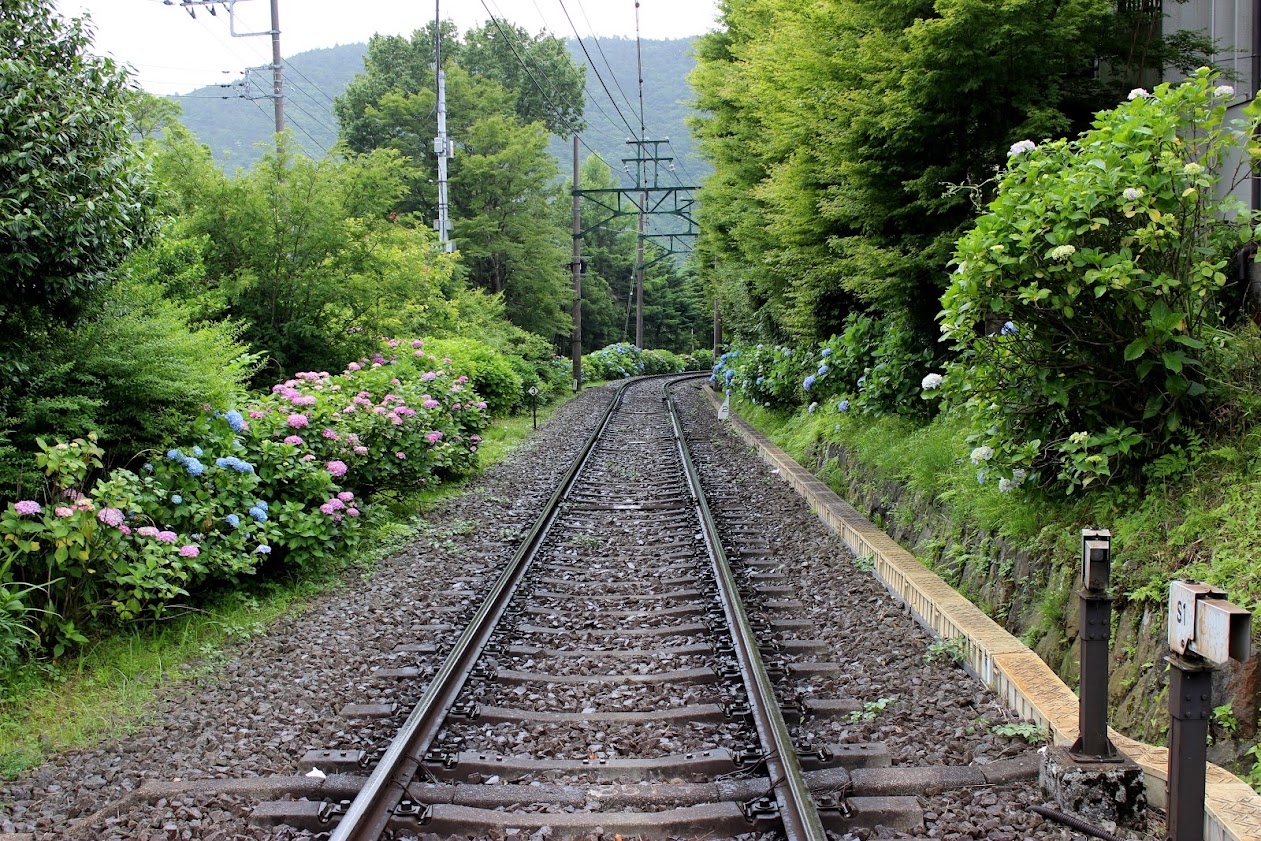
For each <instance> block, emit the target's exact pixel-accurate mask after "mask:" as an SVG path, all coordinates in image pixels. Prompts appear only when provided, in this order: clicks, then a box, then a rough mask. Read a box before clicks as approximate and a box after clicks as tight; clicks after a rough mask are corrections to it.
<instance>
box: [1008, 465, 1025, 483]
mask: <svg viewBox="0 0 1261 841" xmlns="http://www.w3.org/2000/svg"><path fill="white" fill-rule="evenodd" d="M1028 475H1029V473H1028V471H1026V470H1025V469H1024V468H1022V467H1017V468H1016V469H1015V470H1013V471H1012V472H1011V480H1012V481H1013V482H1015V483H1016V484H1020V483H1021V482H1023V481H1024V480H1025V477H1026V476H1028Z"/></svg>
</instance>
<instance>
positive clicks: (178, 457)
mask: <svg viewBox="0 0 1261 841" xmlns="http://www.w3.org/2000/svg"><path fill="white" fill-rule="evenodd" d="M166 457H167V458H169V459H170V460H171V461H183V460H184V454H183V453H181V452H180V451H179V450H167V451H166Z"/></svg>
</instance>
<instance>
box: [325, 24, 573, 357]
mask: <svg viewBox="0 0 1261 841" xmlns="http://www.w3.org/2000/svg"><path fill="white" fill-rule="evenodd" d="M443 44H444V45H443V51H444V57H443V66H444V69H445V71H446V79H447V103H448V106H447V110H448V114H449V120H448V132H449V134H450V136H451V137H452V140H453V142H454V144H455V148H456V150H457V151H456V154H455V157H454V159H453V160H452V161H451V162H450V167H449V179H450V197H451V199H450V200H451V211H452V221H453V223H454V239H455V241H456V244H457V246H458V248H459V249H460V253H461V254H462V255H463V257H464V267H463V268H464V271H465V272H466V275H467V278H468V280H469V282H471V283H472V284H474V285H475V286H477V287H479V288H482V289H485V290H487V291H489V292H493V293H502V294H503V297H504V301H505V303H506V305H507V312H508V316H509V318H510V319H511V320H512V322H513V323H514V324H517V325H518V326H521V327H524V328H526V329H528V330H532V331H534V332H537V333H538V334H539V335H541V336H544V337H545V338H547V339H549V340H550V339H553V338H558V337H559V336H561V335H563V334H564V333H565V332H566V331H568V329H569V324H570V316H569V314H568V308H569V302H570V300H571V299H570V294H569V284H568V282H567V279H566V275H565V271H564V270H565V264H566V257H565V252H566V251H567V248H566V245H567V242H568V236H567V233H566V230H565V226H563V225H562V224H560V223H559V217H558V216H557V214H556V213H554V212H552V211H553V207H552V206H551V204H549V203H551V202H554V201H555V199H557V198H558V194H557V193H556V192H555V191H553V190H551V189H549V188H548V183H549V182H550V181H552V180H553V179H554V178H555V177H556V175H557V172H556V164H555V161H554V160H553V159H552V158H551V157H550V156H549V155H548V154H547V151H546V140H547V132H548V131H549V130H554V131H573V130H575V129H576V128H577V127H578V126H579V125H580V124H581V111H580V110H579V108H578V106H579V104H580V103H581V101H582V99H581V92H582V89H583V75H582V72H581V69H580V68H577V67H576V66H575V65H574V63H573V61H572V60H571V59H570V58H569V54H568V52H567V51H566V50H565V47H564V43H563V42H561V41H559V40H558V39H554V38H546V37H543V36H539V37H538V38H530V37H529V36H528V35H526V33H524V32H523V31H520V30H517V29H512V28H505V29H500V28H499V27H496V26H495V25H494V24H487V26H486V27H485V28H483V29H481V30H474V31H472V32H470V33H469V34H468V35H467V37H466V38H465V39H464V40H463V41H460V40H459V39H457V38H456V37H455V33H454V30H444V42H443ZM433 61H434V51H433V28H432V27H430V28H429V29H428V30H424V31H418V32H416V33H415V34H414V35H413V36H412V38H411V39H410V40H408V39H402V38H398V37H393V36H391V37H381V36H378V37H375V38H373V40H372V42H371V43H370V44H369V47H368V54H367V56H366V57H365V69H364V72H363V74H361V75H360V76H359V77H357V78H356V79H355V80H354V81H352V83H351V84H350V85H349V86H348V87H347V89H346V92H345V93H344V94H343V95H342V96H341V97H339V98H338V100H337V105H336V112H337V116H338V120H339V122H340V124H341V131H342V137H343V140H344V141H345V142H346V143H347V145H348V146H350V148H351V149H352V150H355V151H360V152H362V151H367V150H370V149H380V148H389V149H395V150H397V151H399V152H401V153H402V154H403V155H405V156H406V157H407V158H408V160H409V164H410V167H411V178H410V181H409V189H408V191H407V193H406V195H404V196H402V197H401V198H400V209H401V210H408V211H415V212H416V213H418V214H421V215H423V216H425V217H426V218H435V217H436V209H437V187H436V185H435V184H434V179H433V174H432V169H433V168H434V161H433V157H432V153H431V152H430V149H431V148H432V147H431V145H430V144H431V140H432V138H433V137H434V136H435V134H436V132H437V120H436V108H435V105H436V95H435V92H434V86H433V79H434V67H433ZM522 61H524V62H526V65H525V66H522V65H521V62H522ZM526 67H529V70H528V72H527V70H526ZM543 78H545V79H547V80H548V84H549V85H554V87H553V88H552V90H553V92H552V93H549V94H546V95H540V94H539V93H538V90H537V82H536V80H539V79H543Z"/></svg>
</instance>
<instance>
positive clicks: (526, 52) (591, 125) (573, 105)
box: [482, 0, 618, 160]
mask: <svg viewBox="0 0 1261 841" xmlns="http://www.w3.org/2000/svg"><path fill="white" fill-rule="evenodd" d="M491 4H492V5H494V7H495V11H496V12H499V16H500V17H504V14H503V12H502V11H501V10H500V8H499V4H498V3H496V2H495V0H491ZM482 5H483V6H485V5H486V4H485V2H483V3H482ZM535 8H536V9H538V4H537V3H535ZM489 11H490V10H489V9H487V12H488V13H489ZM538 11H539V16H540V17H543V10H542V9H538ZM491 19H492V20H494V16H493V15H492V18H491ZM504 19H505V20H506V19H507V18H506V17H504ZM544 22H545V23H546V19H544ZM544 31H545V32H546V31H548V30H547V29H544ZM509 32H515V30H513V29H511V28H510V29H509ZM500 34H503V35H504V38H505V39H506V38H508V37H509V36H508V35H506V34H504V32H503V30H502V28H501V29H500ZM519 43H520V44H521V47H522V52H523V54H524V55H527V56H528V55H529V50H528V49H526V48H525V44H524V42H519ZM514 53H515V51H514ZM518 60H519V61H521V59H520V58H518ZM524 64H525V62H524V61H522V65H523V66H524ZM534 69H535V70H538V71H539V75H541V76H546V75H547V74H546V73H544V72H543V69H542V68H541V67H539V66H538V65H537V64H536V65H535V67H534ZM527 72H528V68H527ZM553 92H554V93H555V94H556V96H557V98H560V99H562V100H564V101H565V104H567V105H569V106H570V107H571V108H573V109H574V110H575V111H583V112H585V111H586V108H585V107H584V108H578V107H576V103H574V102H573V101H571V100H568V99H567V98H566V97H564V95H563V94H562V93H561V91H560V90H558V89H556V88H553ZM583 99H584V103H583V104H584V105H585V103H587V102H590V103H591V104H592V105H594V106H595V108H596V110H597V111H599V112H600V113H601V114H602V115H603V116H604V118H605V119H606V120H608V121H609V122H610V123H615V122H616V121H615V120H614V119H613V118H612V117H611V116H609V113H608V112H607V111H605V110H604V109H603V108H602V107H601V106H600V103H599V102H598V101H596V100H595V99H594V98H592V97H590V96H586V95H585V91H584V97H583ZM553 107H554V106H553ZM587 127H588V128H590V129H591V130H592V131H594V132H596V133H597V134H599V135H601V136H603V137H605V138H606V139H608V140H612V141H614V142H618V138H616V137H613V136H612V135H610V134H608V133H607V132H604V131H601V130H600V129H599V128H597V127H596V126H595V124H594V123H588V126H587ZM583 145H584V146H586V143H585V141H584V142H583ZM587 149H588V151H591V152H593V153H594V150H593V149H591V147H589V146H588V147H587ZM601 160H603V158H601Z"/></svg>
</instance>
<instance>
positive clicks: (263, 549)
mask: <svg viewBox="0 0 1261 841" xmlns="http://www.w3.org/2000/svg"><path fill="white" fill-rule="evenodd" d="M254 554H255V555H270V554H271V547H270V546H268V545H267V544H266V543H260V544H259V545H258V548H257V549H255V550H254Z"/></svg>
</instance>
